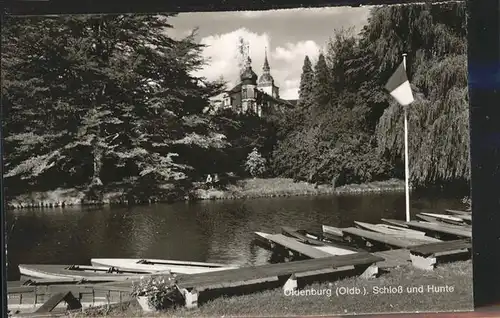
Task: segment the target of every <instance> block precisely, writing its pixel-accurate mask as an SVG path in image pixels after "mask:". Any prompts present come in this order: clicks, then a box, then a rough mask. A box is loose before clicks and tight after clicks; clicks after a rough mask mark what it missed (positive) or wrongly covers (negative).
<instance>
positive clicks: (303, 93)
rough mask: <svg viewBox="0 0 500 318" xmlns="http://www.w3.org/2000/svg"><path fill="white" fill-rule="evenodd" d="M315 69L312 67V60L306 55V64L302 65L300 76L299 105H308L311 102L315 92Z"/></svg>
mask: <svg viewBox="0 0 500 318" xmlns="http://www.w3.org/2000/svg"><path fill="white" fill-rule="evenodd" d="M313 81H314V71H313V68H312V63H311V60H310V59H309V56H307V55H306V57H305V58H304V65H303V66H302V74H301V76H300V87H299V101H298V106H299V107H308V106H309V105H310V104H311V98H312V92H313V86H312V85H313Z"/></svg>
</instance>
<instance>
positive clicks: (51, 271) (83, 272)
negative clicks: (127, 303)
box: [18, 264, 149, 282]
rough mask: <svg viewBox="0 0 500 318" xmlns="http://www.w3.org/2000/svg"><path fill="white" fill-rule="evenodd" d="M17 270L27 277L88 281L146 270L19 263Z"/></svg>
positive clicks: (140, 272) (110, 278)
mask: <svg viewBox="0 0 500 318" xmlns="http://www.w3.org/2000/svg"><path fill="white" fill-rule="evenodd" d="M18 267H19V272H20V274H21V275H22V276H24V277H27V278H38V279H42V280H61V279H64V280H75V281H76V280H85V281H89V282H98V281H116V280H127V279H130V278H133V277H137V275H139V274H147V273H149V272H146V271H120V270H117V269H114V268H110V267H98V266H88V265H52V264H20V265H19V266H18Z"/></svg>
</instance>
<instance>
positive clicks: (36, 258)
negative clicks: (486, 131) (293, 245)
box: [7, 194, 463, 279]
mask: <svg viewBox="0 0 500 318" xmlns="http://www.w3.org/2000/svg"><path fill="white" fill-rule="evenodd" d="M404 208H405V200H404V195H403V194H385V195H363V196H321V197H293V198H269V199H252V200H234V201H203V202H196V203H184V202H182V203H176V204H171V205H152V206H143V207H134V208H117V209H109V208H103V209H78V208H72V209H47V210H38V211H10V212H8V214H7V221H8V224H7V229H8V231H9V230H10V229H12V230H11V231H10V233H9V245H8V248H9V251H8V258H9V269H8V270H9V275H10V276H9V279H17V278H18V276H17V275H18V272H17V265H18V264H19V263H53V264H88V262H89V260H90V258H93V257H124V258H125V257H130V258H132V257H133V258H163V259H178V260H192V261H208V262H222V263H235V264H240V265H243V264H251V265H255V264H262V263H265V262H267V261H268V260H269V258H270V256H271V255H270V253H268V252H267V251H265V250H263V249H261V248H259V247H256V246H254V245H252V244H250V243H251V242H252V240H253V235H254V234H253V232H255V231H263V232H275V231H278V230H279V227H280V226H282V225H288V226H293V227H298V228H304V229H309V230H314V231H320V230H321V224H329V225H333V226H352V225H353V221H354V220H359V221H365V222H378V221H379V220H380V219H381V218H383V217H385V218H397V219H404ZM446 208H457V209H460V208H463V207H462V205H461V203H460V200H459V199H437V198H433V199H428V198H418V197H412V214H416V213H419V212H422V211H429V210H431V211H435V212H441V211H443V210H444V209H446Z"/></svg>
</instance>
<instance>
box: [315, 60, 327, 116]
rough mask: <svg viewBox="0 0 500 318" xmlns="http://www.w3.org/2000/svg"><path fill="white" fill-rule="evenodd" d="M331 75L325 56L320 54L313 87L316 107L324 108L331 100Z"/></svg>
mask: <svg viewBox="0 0 500 318" xmlns="http://www.w3.org/2000/svg"><path fill="white" fill-rule="evenodd" d="M330 90H331V87H330V74H329V70H328V66H327V65H326V60H325V56H324V55H323V53H320V54H319V57H318V62H317V63H316V65H315V67H314V80H313V87H312V96H313V100H314V102H315V103H316V106H318V107H319V108H323V107H325V106H326V104H327V103H328V102H329V100H330Z"/></svg>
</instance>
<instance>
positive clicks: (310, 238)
mask: <svg viewBox="0 0 500 318" xmlns="http://www.w3.org/2000/svg"><path fill="white" fill-rule="evenodd" d="M466 34H467V31H466V13H465V3H461V2H457V3H441V4H434V5H431V4H411V5H394V6H368V7H325V8H300V9H286V10H268V11H234V12H186V13H177V14H169V13H158V14H149V15H145V14H126V15H125V14H121V15H118V14H116V15H110V14H107V15H62V16H50V17H48V16H39V17H33V16H30V17H8V18H7V19H6V20H5V25H4V27H3V30H2V90H3V105H4V125H3V132H4V136H5V140H4V146H5V154H4V158H5V159H4V162H5V167H4V173H5V175H4V178H5V179H4V180H5V186H6V188H5V195H6V199H7V201H6V205H7V207H8V211H7V212H6V218H7V223H8V224H7V230H8V233H7V237H8V262H9V263H8V275H9V287H8V297H9V298H8V302H9V311H10V313H11V314H19V313H32V314H33V315H35V314H38V313H40V314H41V313H50V312H52V313H55V312H65V311H70V312H78V314H83V316H91V315H105V314H106V315H115V316H137V315H139V316H141V315H144V316H147V315H151V314H154V315H157V316H163V315H165V316H179V317H184V316H207V317H212V316H245V317H248V316H282V315H354V314H367V313H389V312H390V313H402V312H436V311H439V312H441V311H468V310H472V308H473V303H472V260H471V235H472V229H471V219H472V217H471V210H470V195H469V182H470V176H469V175H470V168H469V106H468V91H467V39H466ZM158 312H159V313H158Z"/></svg>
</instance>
